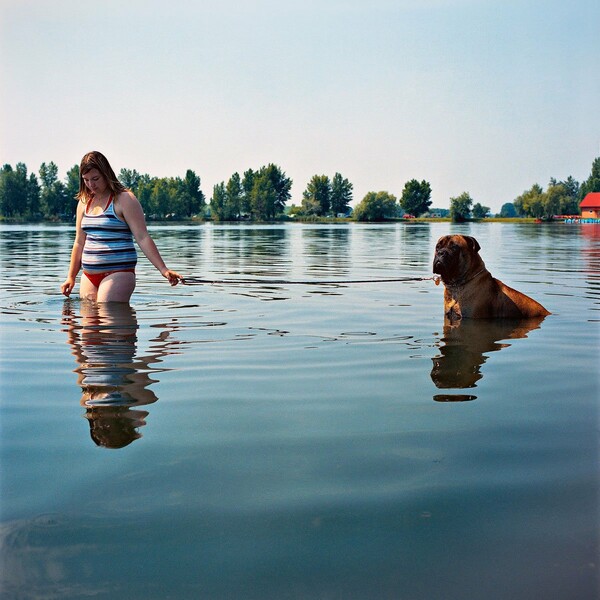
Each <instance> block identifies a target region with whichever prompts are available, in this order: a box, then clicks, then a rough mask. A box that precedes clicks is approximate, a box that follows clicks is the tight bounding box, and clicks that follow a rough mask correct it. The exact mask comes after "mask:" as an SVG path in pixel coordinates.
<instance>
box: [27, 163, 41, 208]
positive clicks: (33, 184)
mask: <svg viewBox="0 0 600 600" xmlns="http://www.w3.org/2000/svg"><path fill="white" fill-rule="evenodd" d="M40 191H41V190H40V184H39V182H38V179H37V177H36V176H35V173H30V174H29V179H28V180H27V211H28V214H29V216H30V217H31V218H33V219H39V218H41V217H42V208H41V195H40Z"/></svg>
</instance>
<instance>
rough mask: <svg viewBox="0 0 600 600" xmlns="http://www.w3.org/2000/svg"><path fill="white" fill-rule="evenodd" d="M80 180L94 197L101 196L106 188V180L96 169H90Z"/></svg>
mask: <svg viewBox="0 0 600 600" xmlns="http://www.w3.org/2000/svg"><path fill="white" fill-rule="evenodd" d="M82 179H83V183H84V184H85V187H86V188H87V189H88V190H89V191H90V193H91V194H93V195H94V196H102V195H103V194H104V192H105V191H106V189H107V187H108V186H107V183H106V179H105V178H104V177H103V176H102V173H100V171H98V169H90V170H89V171H88V172H87V173H84V174H83V175H82Z"/></svg>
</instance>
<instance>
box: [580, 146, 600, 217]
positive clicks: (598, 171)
mask: <svg viewBox="0 0 600 600" xmlns="http://www.w3.org/2000/svg"><path fill="white" fill-rule="evenodd" d="M590 192H600V156H599V157H598V158H595V159H594V162H593V163H592V172H591V173H590V176H589V177H588V178H587V179H586V180H585V181H584V182H583V183H582V184H581V187H580V189H579V200H583V199H584V198H585V197H586V196H587V195H588V194H589V193H590ZM577 208H578V210H579V206H578V207H577Z"/></svg>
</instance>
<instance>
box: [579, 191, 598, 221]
mask: <svg viewBox="0 0 600 600" xmlns="http://www.w3.org/2000/svg"><path fill="white" fill-rule="evenodd" d="M579 208H580V209H581V218H582V219H600V192H590V193H589V194H587V195H586V197H585V198H584V199H583V200H582V201H581V203H580V204H579Z"/></svg>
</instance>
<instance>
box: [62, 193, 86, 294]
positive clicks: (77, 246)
mask: <svg viewBox="0 0 600 600" xmlns="http://www.w3.org/2000/svg"><path fill="white" fill-rule="evenodd" d="M84 211H85V204H84V203H83V202H78V203H77V219H76V222H75V241H74V242H73V249H72V250H71V261H70V263H69V272H68V274H67V278H66V279H65V281H64V283H63V284H62V285H61V286H60V289H61V291H62V293H63V294H64V295H65V296H70V295H71V292H72V291H73V288H74V287H75V280H76V279H77V274H78V273H79V270H80V269H81V255H82V254H83V246H84V245H85V238H86V235H85V231H83V229H82V228H81V219H82V218H83V213H84Z"/></svg>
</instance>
